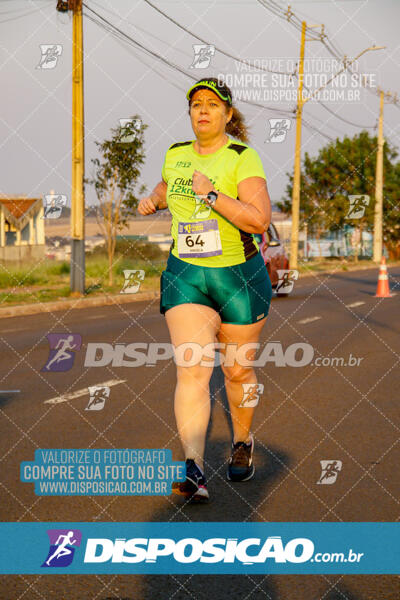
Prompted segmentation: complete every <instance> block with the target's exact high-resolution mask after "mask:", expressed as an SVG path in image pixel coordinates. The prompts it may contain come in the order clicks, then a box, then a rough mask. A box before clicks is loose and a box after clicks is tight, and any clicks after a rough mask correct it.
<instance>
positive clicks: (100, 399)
mask: <svg viewBox="0 0 400 600" xmlns="http://www.w3.org/2000/svg"><path fill="white" fill-rule="evenodd" d="M88 389H89V394H90V398H89V402H88V405H87V407H86V408H85V410H102V409H103V408H104V405H105V403H106V399H107V398H109V397H110V388H109V387H108V386H98V385H93V386H91V387H89V388H88Z"/></svg>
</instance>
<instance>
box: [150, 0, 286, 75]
mask: <svg viewBox="0 0 400 600" xmlns="http://www.w3.org/2000/svg"><path fill="white" fill-rule="evenodd" d="M144 1H145V2H146V4H148V5H149V6H151V7H152V8H153V9H154V10H155V11H157V12H158V13H160V14H161V15H163V17H165V18H166V19H168V21H171V23H174V25H176V26H177V27H179V28H180V29H182V30H183V31H185V32H186V33H189V34H190V35H191V36H192V37H194V38H196V40H199V41H200V42H203V44H207V45H209V42H208V41H207V40H204V39H203V38H201V37H200V36H198V35H197V34H196V33H194V32H193V31H190V29H188V28H187V27H185V26H184V25H181V23H179V22H178V21H176V20H175V19H173V18H172V17H170V16H169V15H167V13H165V12H164V11H162V10H161V9H160V8H158V6H156V5H155V4H153V3H152V2H150V0H144ZM213 46H214V48H215V49H216V50H218V52H221V54H224V55H225V56H227V57H228V58H232V59H233V60H235V61H236V62H240V63H242V64H244V65H247V66H249V67H252V68H253V69H256V70H258V71H266V72H267V73H275V74H277V75H291V74H292V73H289V72H287V71H286V72H285V71H274V70H272V69H267V68H266V67H262V66H259V65H254V63H251V62H250V61H248V60H246V59H243V58H239V57H238V56H234V55H233V54H230V53H229V52H226V51H225V50H221V48H218V47H217V46H215V44H213Z"/></svg>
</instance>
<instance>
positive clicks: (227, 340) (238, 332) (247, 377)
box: [217, 318, 266, 443]
mask: <svg viewBox="0 0 400 600" xmlns="http://www.w3.org/2000/svg"><path fill="white" fill-rule="evenodd" d="M265 322H266V318H265V319H263V320H262V321H259V322H258V323H252V324H250V325H232V324H230V323H222V324H221V327H220V330H219V332H218V334H217V337H218V341H219V342H223V343H224V344H226V345H227V344H237V348H238V349H239V348H240V346H242V345H243V344H247V343H249V342H258V340H259V337H260V334H261V330H262V328H263V326H264V324H265ZM221 352H223V354H224V356H225V353H226V348H225V349H222V350H221ZM256 352H257V349H256V348H255V349H249V351H248V352H247V353H246V358H247V359H248V360H253V359H254V357H255V354H256ZM221 366H222V370H223V372H224V375H225V389H226V393H227V396H228V402H229V408H230V412H231V418H232V427H233V433H234V443H237V442H246V441H248V440H249V434H250V429H251V424H252V421H253V416H254V411H255V407H240V406H239V405H240V404H241V402H242V400H243V385H242V384H243V383H253V384H256V383H257V376H256V374H255V371H254V368H253V367H247V366H243V365H240V364H238V363H237V362H236V360H234V361H233V365H232V366H229V365H228V366H226V365H224V364H222V365H221Z"/></svg>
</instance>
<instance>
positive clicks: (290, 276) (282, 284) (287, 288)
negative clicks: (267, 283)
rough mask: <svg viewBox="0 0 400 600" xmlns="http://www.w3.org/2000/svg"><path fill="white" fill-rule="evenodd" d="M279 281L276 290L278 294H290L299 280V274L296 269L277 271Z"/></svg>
mask: <svg viewBox="0 0 400 600" xmlns="http://www.w3.org/2000/svg"><path fill="white" fill-rule="evenodd" d="M277 273H278V277H279V281H278V285H277V286H276V288H275V293H276V294H290V292H291V291H292V290H293V286H294V282H295V281H297V279H298V278H299V272H298V271H296V269H277Z"/></svg>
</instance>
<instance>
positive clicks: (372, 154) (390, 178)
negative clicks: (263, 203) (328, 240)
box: [278, 131, 400, 257]
mask: <svg viewBox="0 0 400 600" xmlns="http://www.w3.org/2000/svg"><path fill="white" fill-rule="evenodd" d="M376 152H377V138H376V137H371V136H370V135H369V134H368V133H367V132H366V131H362V132H361V133H359V134H358V135H356V136H354V137H353V138H349V137H347V136H346V137H344V138H343V139H342V140H339V139H336V140H335V141H333V142H331V143H329V144H328V145H326V146H324V147H323V148H321V149H320V151H319V153H318V156H317V157H316V158H312V157H310V155H309V154H308V153H307V152H306V153H305V155H304V161H303V167H302V176H301V183H300V225H301V226H303V227H304V226H305V225H307V228H308V231H309V232H310V233H311V234H312V235H315V237H316V238H317V239H319V238H320V236H321V235H322V234H323V233H325V232H328V231H334V230H337V229H342V228H343V227H344V226H345V225H352V226H353V227H356V228H358V230H359V233H360V235H359V237H360V238H361V233H362V231H364V230H368V231H372V230H373V222H374V205H375V169H376ZM383 153H384V154H383V173H384V190H383V192H384V203H383V231H384V240H385V243H386V245H387V247H388V250H389V252H390V253H391V254H392V255H393V253H394V252H395V249H396V248H397V251H398V246H399V241H400V227H399V225H400V222H399V209H398V197H399V193H400V165H399V163H395V162H394V161H395V159H396V157H397V152H396V150H395V149H394V148H393V147H391V146H390V145H389V144H388V143H385V145H384V150H383ZM288 177H289V183H288V185H287V187H286V198H283V200H282V202H280V203H278V207H279V208H280V209H281V210H282V211H283V212H285V213H290V212H291V209H292V200H291V197H292V187H293V176H292V175H291V174H289V173H288ZM351 195H367V196H369V197H370V201H369V204H368V205H367V206H365V212H364V215H363V216H362V217H361V218H357V219H354V218H351V217H350V215H349V207H350V203H349V196H351ZM355 254H356V257H357V255H358V249H357V251H356V253H355Z"/></svg>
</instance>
